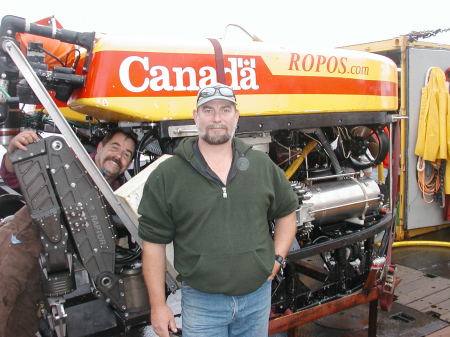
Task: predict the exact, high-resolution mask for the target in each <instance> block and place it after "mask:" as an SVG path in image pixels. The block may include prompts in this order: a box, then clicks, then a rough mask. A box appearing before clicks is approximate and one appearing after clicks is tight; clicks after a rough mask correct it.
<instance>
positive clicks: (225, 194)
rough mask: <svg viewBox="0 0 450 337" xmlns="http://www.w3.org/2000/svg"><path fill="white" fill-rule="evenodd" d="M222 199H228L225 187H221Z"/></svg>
mask: <svg viewBox="0 0 450 337" xmlns="http://www.w3.org/2000/svg"><path fill="white" fill-rule="evenodd" d="M222 197H223V198H224V199H226V198H228V194H227V188H226V187H222Z"/></svg>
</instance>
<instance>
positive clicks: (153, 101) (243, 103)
mask: <svg viewBox="0 0 450 337" xmlns="http://www.w3.org/2000/svg"><path fill="white" fill-rule="evenodd" d="M237 101H238V109H239V112H240V114H241V116H269V115H292V114H308V113H329V112H358V111H386V110H395V109H397V98H396V97H389V96H386V97H380V96H370V95H367V96H365V95H312V94H310V95H295V94H293V95H285V94H280V95H241V96H238V97H237ZM194 107H195V97H97V98H80V99H77V100H75V101H73V102H71V103H70V108H71V109H73V110H76V111H78V112H79V113H81V114H87V115H90V116H92V117H95V118H97V119H101V120H105V121H134V122H157V121H162V120H183V119H191V118H192V110H193V109H194ZM268 107H270V110H268V109H267V108H268Z"/></svg>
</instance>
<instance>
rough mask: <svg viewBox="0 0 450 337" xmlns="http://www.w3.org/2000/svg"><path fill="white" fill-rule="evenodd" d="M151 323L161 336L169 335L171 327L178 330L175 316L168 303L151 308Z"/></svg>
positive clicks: (172, 329) (174, 330)
mask: <svg viewBox="0 0 450 337" xmlns="http://www.w3.org/2000/svg"><path fill="white" fill-rule="evenodd" d="M151 324H152V327H153V330H154V331H155V333H156V334H157V335H158V336H159V337H169V329H170V330H171V331H172V332H177V326H176V324H175V318H174V317H173V313H172V310H170V308H169V307H168V306H167V305H163V306H158V307H152V308H151Z"/></svg>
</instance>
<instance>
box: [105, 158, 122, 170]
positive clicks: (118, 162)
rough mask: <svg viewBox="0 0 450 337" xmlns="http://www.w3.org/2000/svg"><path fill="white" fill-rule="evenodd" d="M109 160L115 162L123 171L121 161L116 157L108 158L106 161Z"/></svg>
mask: <svg viewBox="0 0 450 337" xmlns="http://www.w3.org/2000/svg"><path fill="white" fill-rule="evenodd" d="M107 160H111V161H113V162H115V163H116V164H117V165H118V166H119V168H120V169H121V170H122V163H121V162H120V161H119V160H117V159H116V158H114V157H106V158H105V161H107Z"/></svg>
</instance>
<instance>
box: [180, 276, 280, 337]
mask: <svg viewBox="0 0 450 337" xmlns="http://www.w3.org/2000/svg"><path fill="white" fill-rule="evenodd" d="M271 284H272V282H271V281H266V282H264V284H263V285H262V286H261V287H260V288H259V289H257V290H256V291H254V292H252V293H250V294H247V295H242V296H226V295H222V294H207V293H203V292H200V291H198V290H195V289H193V288H191V287H189V286H188V285H186V284H184V285H183V287H182V288H181V317H182V320H183V337H238V336H239V337H265V336H267V335H268V329H269V313H270V297H271Z"/></svg>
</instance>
